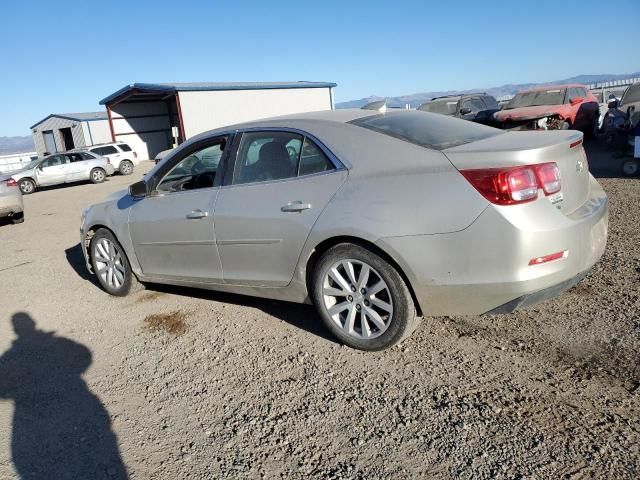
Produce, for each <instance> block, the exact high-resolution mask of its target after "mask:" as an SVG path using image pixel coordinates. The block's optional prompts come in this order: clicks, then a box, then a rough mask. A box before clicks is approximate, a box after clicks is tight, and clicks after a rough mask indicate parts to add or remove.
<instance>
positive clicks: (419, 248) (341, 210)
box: [81, 110, 608, 350]
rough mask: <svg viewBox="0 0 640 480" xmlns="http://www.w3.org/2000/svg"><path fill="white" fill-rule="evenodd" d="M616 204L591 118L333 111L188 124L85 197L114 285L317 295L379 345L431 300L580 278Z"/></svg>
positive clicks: (501, 294) (517, 291)
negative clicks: (181, 134) (531, 119)
mask: <svg viewBox="0 0 640 480" xmlns="http://www.w3.org/2000/svg"><path fill="white" fill-rule="evenodd" d="M607 212H608V204H607V196H606V195H605V193H604V191H603V190H602V188H601V187H600V185H599V184H598V183H597V182H596V180H595V179H594V178H593V177H592V176H591V175H590V174H589V170H588V165H587V159H586V156H585V152H584V149H583V147H582V133H580V132H576V131H554V132H505V131H502V130H497V129H493V128H490V127H486V126H482V125H478V124H474V123H471V122H465V121H463V120H458V119H454V118H449V117H446V116H442V115H437V114H431V113H426V112H419V111H396V112H388V113H375V112H372V111H366V110H337V111H328V112H316V113H308V114H299V115H293V116H287V117H278V118H274V119H268V120H261V121H256V122H251V123H246V124H242V125H236V126H233V127H229V128H225V129H220V130H215V131H211V132H207V133H204V134H201V135H199V136H197V137H194V138H192V139H191V140H189V141H187V142H186V143H184V144H183V145H181V146H180V147H179V148H177V149H176V150H175V151H173V152H171V153H170V154H169V155H167V156H166V157H165V158H164V159H163V160H162V161H161V162H160V163H159V164H158V165H156V167H155V168H154V169H153V170H152V171H151V172H150V173H149V174H148V175H147V176H146V178H145V179H144V180H143V181H141V182H139V183H136V184H133V185H131V187H130V188H129V190H128V191H122V192H117V193H115V194H114V195H113V196H111V197H110V198H108V199H106V200H105V201H104V202H103V203H100V204H97V205H94V206H92V207H90V208H88V209H87V210H85V212H84V213H83V219H82V226H81V244H82V246H83V250H84V252H85V257H86V260H87V266H88V268H89V270H90V271H91V272H93V273H94V274H95V275H96V276H97V279H98V281H99V283H100V284H101V286H102V287H103V288H104V289H105V290H106V291H107V292H109V293H111V294H113V295H126V294H127V293H129V292H130V291H131V290H132V289H133V287H134V286H136V285H137V282H138V281H141V282H151V283H153V282H156V283H164V284H172V285H183V286H190V287H198V288H205V289H210V290H219V291H225V292H234V293H241V294H247V295H254V296H260V297H267V298H274V299H280V300H287V301H293V302H312V303H313V304H314V305H315V306H316V307H317V309H318V312H319V314H320V318H321V319H322V320H323V321H324V323H325V324H326V326H327V328H328V329H329V330H330V331H331V332H332V333H333V334H334V335H335V336H336V337H337V338H338V339H339V340H340V341H342V342H344V343H345V344H347V345H350V346H352V347H355V348H359V349H364V350H378V349H383V348H386V347H389V346H391V345H394V344H396V343H398V342H400V341H401V340H402V339H404V338H406V337H407V336H409V335H410V334H411V332H412V331H413V329H414V328H415V327H416V326H417V323H418V320H419V318H420V317H421V316H422V315H458V314H483V313H504V312H511V311H513V310H515V309H517V308H522V307H526V306H528V305H531V304H533V303H536V302H540V301H543V300H545V299H547V298H550V297H552V296H555V295H558V294H560V293H561V292H563V291H564V290H566V289H568V288H570V287H572V286H573V285H575V284H576V283H577V282H579V281H580V279H581V278H582V277H583V276H584V275H585V274H586V273H587V272H588V271H589V269H590V268H591V267H592V266H593V265H594V264H595V263H596V262H597V261H598V259H599V258H600V256H601V255H602V253H603V251H604V248H605V243H606V238H607V218H608V216H607Z"/></svg>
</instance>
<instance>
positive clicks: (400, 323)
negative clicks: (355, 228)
mask: <svg viewBox="0 0 640 480" xmlns="http://www.w3.org/2000/svg"><path fill="white" fill-rule="evenodd" d="M311 296H312V298H313V301H314V304H315V305H316V307H317V309H318V311H319V313H320V316H321V317H322V319H323V321H324V323H325V324H326V326H327V328H328V329H329V330H330V331H331V332H332V333H333V334H334V335H335V336H336V337H337V338H338V339H339V340H340V341H341V342H342V343H344V344H346V345H348V346H350V347H353V348H357V349H360V350H383V349H385V348H389V347H391V346H393V345H396V344H398V343H400V342H401V341H402V340H404V339H405V338H407V337H408V336H409V335H410V334H411V333H412V332H413V330H415V328H416V326H417V324H418V321H419V317H418V315H417V312H416V308H415V305H414V303H413V299H412V298H411V293H410V292H409V289H408V288H407V285H406V284H405V282H404V280H403V279H402V277H401V276H400V274H399V273H398V271H397V270H396V269H395V268H394V266H392V265H391V264H390V263H389V262H387V261H386V260H385V259H383V258H382V257H380V256H379V255H377V254H376V253H374V252H373V251H371V250H369V249H367V248H364V247H362V246H360V245H355V244H350V243H343V244H339V245H336V246H334V247H332V248H330V249H329V250H327V252H325V253H324V255H322V257H321V258H320V259H319V260H318V262H317V264H316V266H315V269H314V271H313V278H312V292H311Z"/></svg>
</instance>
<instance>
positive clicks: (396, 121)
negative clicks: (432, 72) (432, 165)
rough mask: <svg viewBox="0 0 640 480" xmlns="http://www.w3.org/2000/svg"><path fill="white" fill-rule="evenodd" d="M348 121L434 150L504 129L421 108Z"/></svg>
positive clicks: (492, 134) (453, 145)
mask: <svg viewBox="0 0 640 480" xmlns="http://www.w3.org/2000/svg"><path fill="white" fill-rule="evenodd" d="M349 123H352V124H354V125H358V126H360V127H364V128H368V129H370V130H374V131H376V132H379V133H383V134H385V135H389V136H391V137H395V138H399V139H400V140H404V141H407V142H411V143H415V144H417V145H420V146H423V147H427V148H433V149H435V150H443V149H445V148H450V147H455V146H457V145H463V144H465V143H470V142H475V141H476V140H481V139H483V138H488V137H493V136H495V135H499V134H501V133H504V132H503V131H502V130H498V129H497V128H492V127H487V126H484V125H480V124H478V123H473V122H467V121H463V120H460V119H457V118H451V117H447V116H444V115H435V114H431V113H427V112H420V111H403V112H390V113H384V114H380V115H373V116H371V117H364V118H358V119H356V120H352V121H351V122H349Z"/></svg>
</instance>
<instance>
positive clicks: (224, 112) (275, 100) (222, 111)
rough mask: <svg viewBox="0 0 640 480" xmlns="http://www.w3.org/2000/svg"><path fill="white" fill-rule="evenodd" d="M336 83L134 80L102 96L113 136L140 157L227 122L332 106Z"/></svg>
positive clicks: (229, 123)
mask: <svg viewBox="0 0 640 480" xmlns="http://www.w3.org/2000/svg"><path fill="white" fill-rule="evenodd" d="M335 86H336V84H335V83H327V82H286V83H275V82H271V83H153V84H152V83H134V84H131V85H127V86H126V87H124V88H121V89H120V90H118V91H117V92H115V93H113V94H111V95H109V96H108V97H106V98H104V99H102V100H101V101H100V104H101V105H105V106H106V109H107V115H108V117H109V125H110V128H111V135H112V140H113V141H116V140H117V141H126V142H127V143H128V144H129V145H131V147H132V148H133V149H135V150H136V151H137V152H138V155H139V157H140V158H142V159H146V158H153V157H154V156H155V154H156V153H158V152H160V151H162V150H166V149H168V148H171V147H172V146H173V145H174V144H180V143H182V142H183V141H185V140H186V139H188V138H191V137H192V136H194V135H196V134H198V133H201V132H204V131H207V130H211V129H214V128H218V127H223V126H225V125H232V124H234V123H239V122H245V121H249V120H257V119H260V118H266V117H272V116H276V115H285V114H290V113H301V112H310V111H317V110H331V109H333V108H334V104H333V88H334V87H335Z"/></svg>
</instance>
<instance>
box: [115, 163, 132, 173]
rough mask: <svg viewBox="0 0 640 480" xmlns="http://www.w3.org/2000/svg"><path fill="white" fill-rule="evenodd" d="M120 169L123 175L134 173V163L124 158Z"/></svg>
mask: <svg viewBox="0 0 640 480" xmlns="http://www.w3.org/2000/svg"><path fill="white" fill-rule="evenodd" d="M118 170H119V171H120V174H122V175H131V174H132V173H133V163H131V162H130V161H129V160H123V161H121V162H120V166H119V167H118Z"/></svg>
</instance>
